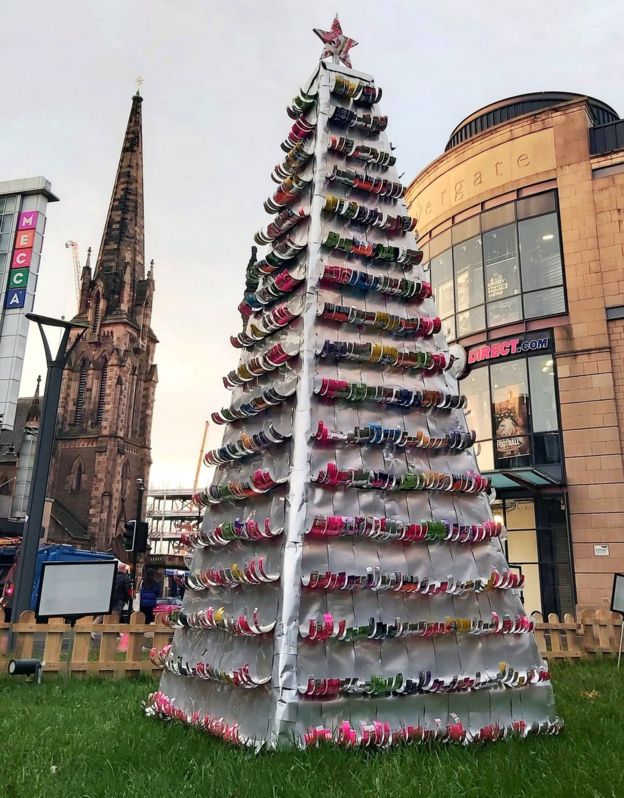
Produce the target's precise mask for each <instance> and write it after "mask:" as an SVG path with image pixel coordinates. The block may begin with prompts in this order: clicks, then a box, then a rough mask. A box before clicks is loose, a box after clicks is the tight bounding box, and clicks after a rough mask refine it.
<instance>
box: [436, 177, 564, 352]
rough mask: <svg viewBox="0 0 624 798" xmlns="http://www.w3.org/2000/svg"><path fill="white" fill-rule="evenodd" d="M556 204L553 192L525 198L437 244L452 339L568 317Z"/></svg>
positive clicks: (444, 315)
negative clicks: (529, 321) (515, 324)
mask: <svg viewBox="0 0 624 798" xmlns="http://www.w3.org/2000/svg"><path fill="white" fill-rule="evenodd" d="M556 203H557V198H556V192H554V191H548V192H544V193H543V194H536V195H533V196H531V197H525V198H522V199H519V200H517V201H516V202H510V203H508V204H506V205H501V206H499V207H498V208H492V209H491V210H487V211H484V212H483V213H482V214H480V215H478V216H475V217H472V218H470V219H468V220H466V221H463V222H461V223H459V224H457V225H455V226H454V227H453V228H452V230H450V231H449V230H446V231H445V232H444V233H442V234H440V235H439V236H436V237H435V238H433V239H432V240H431V242H430V244H429V246H430V250H431V252H432V253H434V252H436V253H440V254H438V255H436V256H435V257H432V258H431V261H430V267H431V283H432V286H433V291H434V297H435V300H436V305H437V308H438V313H439V315H440V318H441V319H442V326H443V329H444V331H445V333H446V335H447V338H448V339H449V340H454V338H455V336H457V337H458V338H462V337H464V336H468V335H472V334H473V333H476V332H481V331H482V330H485V329H493V328H495V327H501V326H503V325H506V324H512V323H513V322H516V321H520V320H522V319H535V318H541V317H544V316H555V315H559V314H562V313H565V312H566V301H565V291H564V285H563V261H562V256H561V238H560V235H559V218H558V215H557V211H556ZM479 229H480V230H481V233H479ZM466 236H471V237H470V238H466ZM451 238H452V240H453V247H452V248H449V244H450V239H451ZM442 250H443V251H442Z"/></svg>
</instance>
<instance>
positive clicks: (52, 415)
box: [10, 313, 89, 646]
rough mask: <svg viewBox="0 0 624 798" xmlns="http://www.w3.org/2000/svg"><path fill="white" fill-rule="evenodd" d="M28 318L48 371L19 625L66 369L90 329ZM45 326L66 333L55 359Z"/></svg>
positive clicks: (19, 584)
mask: <svg viewBox="0 0 624 798" xmlns="http://www.w3.org/2000/svg"><path fill="white" fill-rule="evenodd" d="M26 318H27V319H30V321H34V322H35V324H36V325H37V326H38V327H39V332H40V333H41V339H42V341H43V348H44V350H45V356H46V363H47V367H48V372H47V377H46V385H45V391H44V394H43V407H42V412H41V421H40V424H39V435H38V438H37V448H36V449H35V460H34V463H33V471H32V481H31V483H30V495H29V497H28V505H27V509H26V513H27V516H26V523H25V525H24V533H23V537H22V545H21V548H20V556H19V564H18V566H17V576H16V587H15V594H14V596H13V610H12V613H11V621H12V623H17V621H18V620H19V617H20V615H21V613H22V612H23V611H24V610H27V609H28V607H29V605H30V596H31V594H32V588H33V583H34V581H35V566H36V563H37V550H38V548H39V539H40V537H41V526H42V522H43V511H44V508H45V499H46V493H47V487H48V475H49V473H50V462H51V460H52V449H53V447H54V437H55V434H56V416H57V412H58V403H59V398H60V395H61V383H62V381H63V369H64V368H65V366H66V364H67V361H68V359H69V357H70V355H71V353H72V352H73V351H74V348H75V346H76V344H77V343H78V341H80V339H81V338H82V336H83V335H84V334H85V332H86V329H87V328H88V327H89V325H88V324H87V323H85V322H75V321H64V320H63V319H54V318H50V317H49V316H39V315H37V314H35V313H27V314H26ZM44 326H46V327H60V328H61V329H62V330H63V335H62V338H61V342H60V344H59V348H58V351H57V353H56V356H55V357H54V358H53V357H52V353H51V351H50V345H49V343H48V339H47V337H46V334H45V330H44ZM76 328H83V329H82V332H81V333H80V334H79V335H78V336H77V337H76V340H75V341H74V342H73V344H72V345H71V346H70V347H69V349H67V344H68V342H69V335H70V333H71V331H72V329H76ZM14 642H15V641H14V634H12V635H11V640H10V645H11V646H13V645H14Z"/></svg>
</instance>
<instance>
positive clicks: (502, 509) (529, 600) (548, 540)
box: [492, 496, 574, 618]
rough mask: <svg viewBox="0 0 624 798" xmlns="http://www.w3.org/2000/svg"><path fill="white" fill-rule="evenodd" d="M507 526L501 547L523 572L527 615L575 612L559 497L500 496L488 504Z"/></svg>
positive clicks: (570, 567)
mask: <svg viewBox="0 0 624 798" xmlns="http://www.w3.org/2000/svg"><path fill="white" fill-rule="evenodd" d="M492 511H493V513H494V517H495V518H496V519H497V520H499V521H501V522H502V523H504V524H505V528H506V530H507V532H506V536H505V540H504V541H503V545H504V547H505V554H506V556H507V561H508V563H509V567H510V569H511V570H512V571H516V572H518V573H521V574H523V575H524V580H525V581H524V587H523V589H522V601H523V603H524V607H525V610H526V611H527V612H528V613H531V612H536V611H537V612H541V613H542V614H543V615H544V616H546V615H548V613H550V612H556V613H557V614H558V615H559V617H560V618H562V617H563V614H564V613H566V612H574V578H573V572H572V564H571V557H570V540H569V534H568V525H567V518H566V511H565V504H564V501H563V497H562V496H546V497H539V498H519V499H515V498H514V499H501V500H499V501H496V502H495V503H494V505H493V507H492Z"/></svg>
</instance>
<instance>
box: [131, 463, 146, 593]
mask: <svg viewBox="0 0 624 798" xmlns="http://www.w3.org/2000/svg"><path fill="white" fill-rule="evenodd" d="M136 482H137V511H136V521H135V526H134V547H133V549H132V582H133V584H134V588H135V590H136V584H137V579H136V571H137V560H138V552H137V547H136V540H137V528H138V526H139V524H140V523H141V514H142V513H143V493H144V491H145V483H144V482H143V479H142V478H141V477H139V478H138V479H137V481H136Z"/></svg>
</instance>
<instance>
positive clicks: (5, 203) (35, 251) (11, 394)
mask: <svg viewBox="0 0 624 798" xmlns="http://www.w3.org/2000/svg"><path fill="white" fill-rule="evenodd" d="M51 189H52V187H51V185H50V183H49V181H48V180H46V179H45V177H29V178H24V179H18V180H7V181H3V182H0V210H3V212H4V215H3V217H2V230H3V231H4V232H5V233H7V232H8V233H9V234H10V235H9V236H2V237H0V238H1V240H0V247H3V250H2V255H0V261H2V262H4V263H5V268H4V269H2V270H0V426H1V427H2V428H3V429H13V425H14V422H15V412H16V410H17V398H18V396H19V391H20V382H21V379H22V368H23V365H24V355H25V352H26V340H27V338H28V332H29V328H30V322H29V321H28V319H27V318H26V314H27V313H30V312H31V311H32V309H33V305H34V301H35V292H36V289H37V279H38V275H39V265H40V261H41V249H42V246H43V234H44V230H45V222H46V211H47V207H48V202H56V200H57V199H58V198H57V197H55V196H54V194H53V193H52V191H51ZM9 208H10V211H11V215H10V217H9V216H8V213H7V209H9ZM7 238H8V239H9V240H8V241H7Z"/></svg>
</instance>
